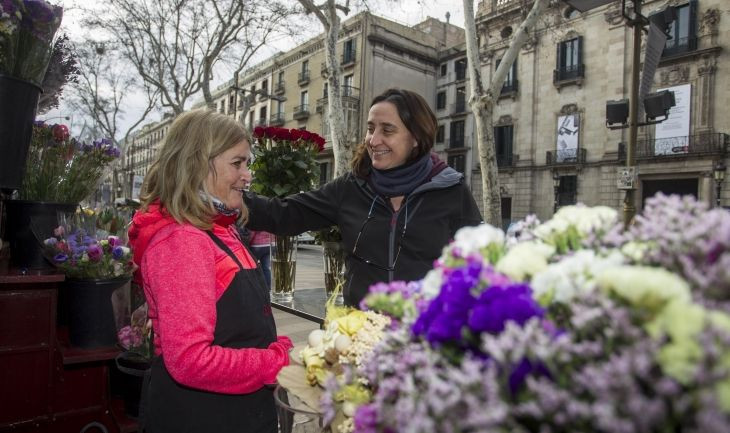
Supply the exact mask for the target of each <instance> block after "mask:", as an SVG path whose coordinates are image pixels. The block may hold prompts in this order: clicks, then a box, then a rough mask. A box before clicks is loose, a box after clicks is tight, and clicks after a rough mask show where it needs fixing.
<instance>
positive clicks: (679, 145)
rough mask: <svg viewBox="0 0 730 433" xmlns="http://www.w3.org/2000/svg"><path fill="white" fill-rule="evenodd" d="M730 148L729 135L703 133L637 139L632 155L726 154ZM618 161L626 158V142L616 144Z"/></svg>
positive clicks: (663, 156) (656, 156)
mask: <svg viewBox="0 0 730 433" xmlns="http://www.w3.org/2000/svg"><path fill="white" fill-rule="evenodd" d="M729 150H730V135H728V134H723V133H705V134H696V135H686V136H681V137H672V138H658V139H654V138H651V139H647V140H638V141H637V142H636V149H635V150H634V155H635V157H636V158H639V159H641V158H672V157H680V156H707V155H710V156H714V155H718V156H727V154H728V151H729ZM618 159H619V161H625V160H626V143H619V145H618Z"/></svg>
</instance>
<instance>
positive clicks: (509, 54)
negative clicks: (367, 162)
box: [464, 0, 550, 227]
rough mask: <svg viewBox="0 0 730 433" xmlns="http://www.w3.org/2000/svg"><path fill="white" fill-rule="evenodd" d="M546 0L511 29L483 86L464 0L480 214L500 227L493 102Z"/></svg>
mask: <svg viewBox="0 0 730 433" xmlns="http://www.w3.org/2000/svg"><path fill="white" fill-rule="evenodd" d="M549 1H550V0H535V3H534V4H533V6H532V9H531V10H530V13H529V14H528V15H527V18H525V20H524V21H523V22H522V24H521V25H520V27H519V29H518V30H517V32H516V33H515V35H514V37H513V38H512V41H510V45H509V48H508V49H507V51H506V52H505V54H504V56H503V57H502V61H501V62H500V64H499V67H498V68H497V70H496V71H495V73H494V75H493V76H492V80H491V82H490V84H489V86H488V87H486V88H485V85H484V81H483V79H482V73H481V62H480V61H479V47H478V46H477V32H476V23H475V21H474V0H464V28H465V30H466V55H467V59H468V63H469V84H470V86H471V96H470V97H469V106H470V107H471V110H472V112H473V113H474V120H475V122H474V123H475V125H476V129H477V143H478V146H479V165H480V170H481V175H482V203H483V206H484V210H483V212H482V214H483V215H484V218H485V220H486V222H488V223H489V224H491V225H493V226H495V227H500V226H501V224H502V209H501V196H500V193H499V174H498V170H497V155H496V151H495V146H494V119H493V116H492V115H493V112H494V103H495V101H496V99H497V97H498V96H499V92H500V90H501V87H502V84H503V83H504V80H505V78H506V77H507V73H508V72H509V70H510V68H511V67H512V63H514V61H515V59H516V58H517V54H519V52H520V49H521V48H522V46H523V45H524V44H525V42H527V37H528V35H527V32H528V30H531V29H532V28H533V27H534V26H535V24H536V23H537V19H538V18H539V16H540V15H541V14H542V12H543V11H544V10H545V9H546V8H547V6H548V3H549Z"/></svg>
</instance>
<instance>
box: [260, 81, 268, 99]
mask: <svg viewBox="0 0 730 433" xmlns="http://www.w3.org/2000/svg"><path fill="white" fill-rule="evenodd" d="M261 93H262V94H264V95H268V94H269V80H264V81H262V82H261Z"/></svg>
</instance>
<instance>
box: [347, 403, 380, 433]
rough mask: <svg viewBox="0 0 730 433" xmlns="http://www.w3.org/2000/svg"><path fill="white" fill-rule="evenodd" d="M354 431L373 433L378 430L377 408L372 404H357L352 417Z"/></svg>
mask: <svg viewBox="0 0 730 433" xmlns="http://www.w3.org/2000/svg"><path fill="white" fill-rule="evenodd" d="M353 421H354V423H355V431H358V432H363V433H370V432H372V433H375V432H377V431H378V429H377V422H378V410H377V408H376V406H375V405H374V404H363V405H361V406H358V408H357V411H356V412H355V416H354V418H353Z"/></svg>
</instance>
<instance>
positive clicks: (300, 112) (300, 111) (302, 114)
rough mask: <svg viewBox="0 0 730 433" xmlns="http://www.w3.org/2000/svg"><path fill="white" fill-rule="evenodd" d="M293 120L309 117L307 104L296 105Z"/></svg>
mask: <svg viewBox="0 0 730 433" xmlns="http://www.w3.org/2000/svg"><path fill="white" fill-rule="evenodd" d="M293 116H294V120H299V119H306V118H307V117H309V104H302V105H297V106H296V107H294V115H293Z"/></svg>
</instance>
